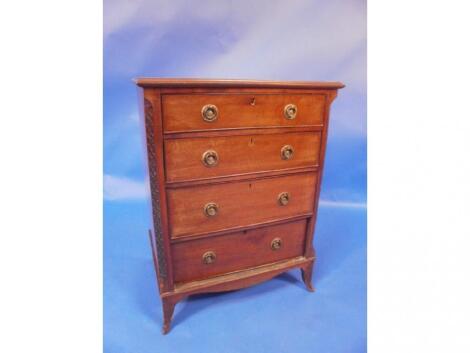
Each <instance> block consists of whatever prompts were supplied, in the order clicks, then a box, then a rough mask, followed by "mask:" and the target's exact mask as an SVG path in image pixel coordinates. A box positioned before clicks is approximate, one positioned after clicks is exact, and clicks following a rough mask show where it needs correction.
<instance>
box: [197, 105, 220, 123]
mask: <svg viewBox="0 0 470 353" xmlns="http://www.w3.org/2000/svg"><path fill="white" fill-rule="evenodd" d="M201 115H202V119H203V120H204V121H207V122H208V123H212V122H214V121H216V120H217V117H218V115H219V109H218V108H217V107H216V106H215V105H213V104H206V105H205V106H203V107H202V110H201Z"/></svg>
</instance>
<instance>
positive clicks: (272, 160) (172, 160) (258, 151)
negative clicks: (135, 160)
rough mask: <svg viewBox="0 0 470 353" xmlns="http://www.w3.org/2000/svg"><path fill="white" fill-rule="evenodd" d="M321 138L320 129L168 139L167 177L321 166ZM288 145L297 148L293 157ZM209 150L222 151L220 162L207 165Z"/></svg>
mask: <svg viewBox="0 0 470 353" xmlns="http://www.w3.org/2000/svg"><path fill="white" fill-rule="evenodd" d="M320 139H321V133H320V132H313V133H312V132H292V133H283V134H270V135H266V134H263V135H247V136H220V137H211V138H200V137H198V138H186V139H171V140H166V141H165V155H166V159H165V164H166V177H167V181H170V182H172V181H173V182H174V181H184V180H196V179H206V178H214V177H219V176H229V175H240V174H248V173H257V172H262V171H269V170H281V169H291V168H301V167H313V166H317V165H318V160H319V152H320ZM286 145H290V146H292V148H293V150H294V154H293V157H292V158H291V159H289V160H285V159H282V157H281V150H282V148H283V147H284V146H286ZM209 150H213V151H215V152H216V153H217V155H218V163H217V165H216V166H213V167H207V166H205V165H204V163H203V162H202V157H203V154H204V153H205V152H206V151H209Z"/></svg>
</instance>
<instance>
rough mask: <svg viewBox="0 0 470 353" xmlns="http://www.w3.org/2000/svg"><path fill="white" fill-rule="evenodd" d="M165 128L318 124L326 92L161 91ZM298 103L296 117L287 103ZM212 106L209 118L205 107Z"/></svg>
mask: <svg viewBox="0 0 470 353" xmlns="http://www.w3.org/2000/svg"><path fill="white" fill-rule="evenodd" d="M161 101H162V118H163V120H162V121H163V131H164V133H165V132H174V133H176V132H180V131H188V130H212V129H217V130H221V129H234V128H239V129H240V128H241V129H245V128H254V127H266V126H279V127H285V126H316V125H322V124H323V118H324V112H325V109H326V102H327V95H326V94H322V93H312V92H310V93H284V94H281V93H257V92H249V93H248V92H246V93H234V94H227V93H225V92H213V93H210V94H206V93H192V94H162V97H161ZM289 106H295V107H296V109H295V111H296V113H295V116H294V117H293V118H286V113H285V110H286V107H289ZM207 107H212V108H211V109H212V110H210V111H211V112H216V113H212V114H213V116H214V117H215V118H214V117H213V116H212V115H211V117H210V119H211V120H208V118H207V117H205V115H204V112H205V109H209V108H207Z"/></svg>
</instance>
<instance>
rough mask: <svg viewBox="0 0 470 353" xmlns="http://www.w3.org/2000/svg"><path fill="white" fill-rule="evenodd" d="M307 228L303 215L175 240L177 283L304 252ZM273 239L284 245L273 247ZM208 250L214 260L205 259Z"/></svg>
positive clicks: (287, 257) (239, 269)
mask: <svg viewBox="0 0 470 353" xmlns="http://www.w3.org/2000/svg"><path fill="white" fill-rule="evenodd" d="M306 229H307V220H305V219H302V220H297V221H294V222H285V223H281V224H277V225H274V226H268V227H259V228H253V229H251V230H249V231H244V232H236V233H232V234H227V235H220V236H218V237H214V238H211V239H207V238H205V239H196V240H194V241H193V242H190V243H189V242H187V243H179V244H175V245H174V246H173V250H172V251H173V254H174V257H173V266H174V276H175V283H178V282H188V281H193V280H198V279H202V278H210V277H214V276H220V275H221V274H225V273H230V272H237V271H241V270H244V269H248V268H253V267H256V266H261V265H264V264H266V263H273V262H277V261H282V260H287V259H291V258H295V257H298V256H302V255H303V252H304V247H305V237H306V234H305V231H306ZM273 240H280V241H279V243H280V246H279V248H276V249H275V250H273V248H272V242H273ZM234 244H237V246H236V247H235V246H234ZM207 254H209V255H210V259H209V260H210V262H205V261H204V255H207Z"/></svg>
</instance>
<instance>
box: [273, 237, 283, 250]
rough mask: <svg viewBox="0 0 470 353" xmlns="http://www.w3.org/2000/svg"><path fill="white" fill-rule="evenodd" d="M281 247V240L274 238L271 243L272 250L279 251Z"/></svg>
mask: <svg viewBox="0 0 470 353" xmlns="http://www.w3.org/2000/svg"><path fill="white" fill-rule="evenodd" d="M281 246H282V240H281V238H274V239H273V241H272V242H271V249H272V250H274V251H276V250H279V249H280V248H281Z"/></svg>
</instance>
